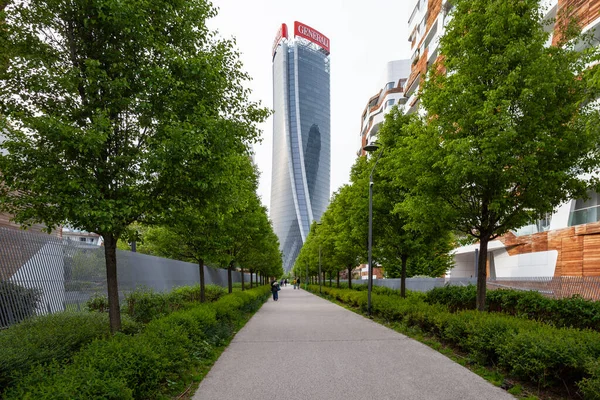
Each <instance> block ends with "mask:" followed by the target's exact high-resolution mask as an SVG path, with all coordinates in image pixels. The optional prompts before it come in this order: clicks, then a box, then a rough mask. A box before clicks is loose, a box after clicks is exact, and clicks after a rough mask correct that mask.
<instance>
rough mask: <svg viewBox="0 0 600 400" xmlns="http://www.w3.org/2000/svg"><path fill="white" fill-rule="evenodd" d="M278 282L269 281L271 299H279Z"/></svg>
mask: <svg viewBox="0 0 600 400" xmlns="http://www.w3.org/2000/svg"><path fill="white" fill-rule="evenodd" d="M279 290H280V289H279V282H277V281H273V282H271V293H273V300H274V301H277V300H279Z"/></svg>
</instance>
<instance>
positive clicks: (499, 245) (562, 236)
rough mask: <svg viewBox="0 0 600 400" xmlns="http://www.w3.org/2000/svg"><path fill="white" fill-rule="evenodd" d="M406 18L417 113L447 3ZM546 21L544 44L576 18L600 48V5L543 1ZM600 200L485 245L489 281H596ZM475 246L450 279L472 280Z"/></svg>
mask: <svg viewBox="0 0 600 400" xmlns="http://www.w3.org/2000/svg"><path fill="white" fill-rule="evenodd" d="M413 3H414V7H413V9H412V13H411V15H410V17H409V22H408V23H409V25H410V30H409V31H410V32H411V33H410V36H409V41H410V43H411V48H412V56H411V73H410V77H409V78H408V81H407V83H406V89H405V96H406V97H407V100H406V106H405V112H407V113H412V112H418V111H419V99H418V89H419V85H420V84H421V82H422V80H423V79H424V77H425V74H426V71H427V68H428V67H429V66H430V65H432V63H433V62H435V60H436V59H437V57H438V55H439V51H438V50H439V49H438V46H439V38H440V37H441V36H442V35H443V34H444V27H445V25H446V24H447V22H448V19H449V18H451V14H450V12H451V10H452V9H451V4H450V2H449V1H447V0H415V1H414V2H413ZM542 7H543V9H544V11H545V16H546V18H548V19H549V20H555V19H556V21H557V22H556V23H551V24H549V25H548V26H547V27H546V29H547V31H548V32H550V33H551V36H550V38H549V41H548V44H551V43H552V44H556V43H557V42H558V40H559V38H560V31H559V27H560V26H561V23H562V21H565V20H566V19H569V18H576V19H577V21H579V23H580V25H581V27H582V29H583V31H584V32H588V33H591V34H593V35H594V37H595V38H596V39H598V43H600V29H599V28H600V0H544V1H542ZM599 234H600V195H599V194H598V193H595V192H590V193H589V199H587V200H584V199H573V200H570V201H567V202H566V203H565V204H562V205H560V206H559V207H558V208H557V210H556V211H555V212H554V213H553V214H549V215H547V216H546V217H545V218H543V219H541V220H539V221H535V222H534V223H532V224H530V225H527V226H524V227H522V228H520V229H517V230H515V231H512V232H509V233H507V234H506V235H504V236H502V237H500V238H498V239H497V240H494V241H492V242H490V243H489V248H488V252H489V254H488V260H489V261H488V265H487V266H486V268H487V271H488V276H490V277H492V278H511V277H541V276H544V277H548V276H600V235H599ZM478 248H479V245H478V244H475V245H471V246H464V247H461V248H458V249H455V250H454V260H455V267H454V268H453V269H452V270H451V271H450V276H452V277H474V276H476V269H477V267H476V258H477V251H478Z"/></svg>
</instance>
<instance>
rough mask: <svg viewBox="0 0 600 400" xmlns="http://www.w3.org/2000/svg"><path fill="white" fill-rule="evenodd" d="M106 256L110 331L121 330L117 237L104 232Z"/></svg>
mask: <svg viewBox="0 0 600 400" xmlns="http://www.w3.org/2000/svg"><path fill="white" fill-rule="evenodd" d="M102 238H103V239H104V256H105V259H106V283H107V287H108V319H109V322H110V331H111V332H112V333H116V332H118V331H119V330H121V309H120V307H119V284H118V282H117V238H115V236H114V235H113V234H110V233H107V234H103V235H102Z"/></svg>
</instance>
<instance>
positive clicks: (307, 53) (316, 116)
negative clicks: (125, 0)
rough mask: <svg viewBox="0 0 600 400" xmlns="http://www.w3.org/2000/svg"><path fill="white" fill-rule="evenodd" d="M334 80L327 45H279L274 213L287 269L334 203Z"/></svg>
mask: <svg viewBox="0 0 600 400" xmlns="http://www.w3.org/2000/svg"><path fill="white" fill-rule="evenodd" d="M329 84H330V83H329V56H328V55H326V54H325V53H324V52H323V51H322V50H320V49H319V48H317V47H316V46H314V45H313V44H310V43H308V42H305V41H304V40H296V41H290V42H284V43H282V44H281V45H280V47H279V48H278V50H277V52H276V53H275V55H274V57H273V108H274V110H275V114H274V116H273V166H272V180H271V207H270V216H271V220H272V221H273V229H274V231H275V233H276V234H277V236H278V237H279V243H280V246H281V251H282V253H283V257H284V258H283V267H284V270H285V271H286V272H287V271H289V270H290V269H291V268H292V267H293V266H294V262H295V261H296V257H297V256H298V253H299V252H300V248H301V247H302V244H303V243H304V240H306V236H307V235H308V232H309V230H310V224H311V223H312V221H314V220H316V221H319V220H320V219H321V215H322V214H323V212H324V211H325V209H326V208H327V205H328V203H329V184H330V183H329V180H330V158H331V155H330V154H331V142H330V112H329V108H330V96H329Z"/></svg>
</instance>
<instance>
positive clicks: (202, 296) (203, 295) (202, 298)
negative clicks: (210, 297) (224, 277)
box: [198, 258, 206, 303]
mask: <svg viewBox="0 0 600 400" xmlns="http://www.w3.org/2000/svg"><path fill="white" fill-rule="evenodd" d="M198 270H199V271H200V302H202V303H204V302H205V301H206V293H205V292H204V259H203V258H201V259H200V260H199V261H198Z"/></svg>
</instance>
